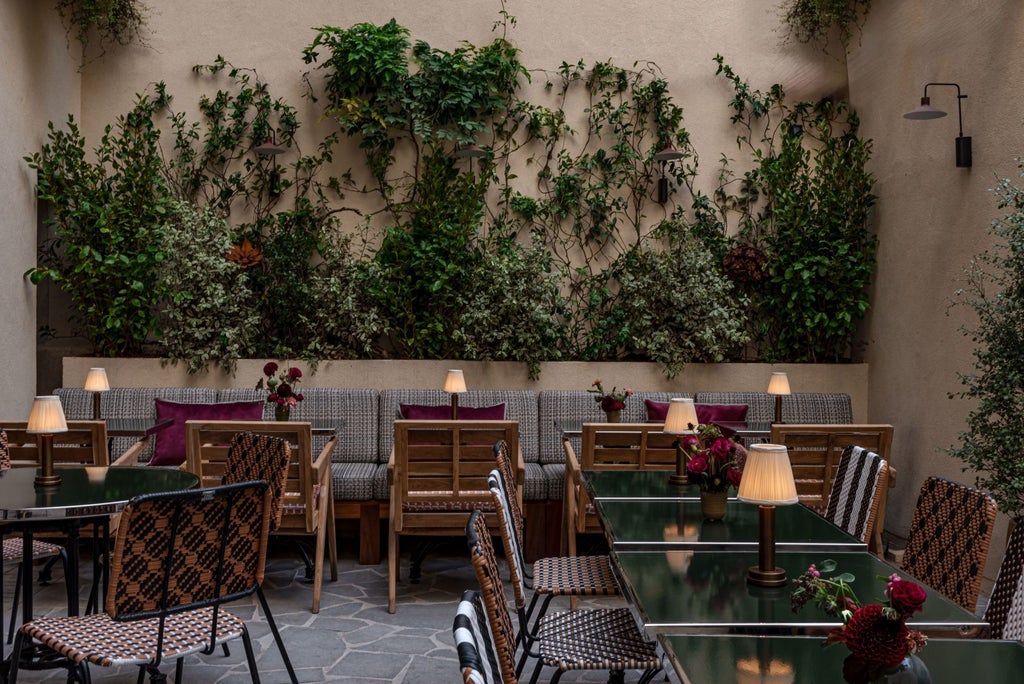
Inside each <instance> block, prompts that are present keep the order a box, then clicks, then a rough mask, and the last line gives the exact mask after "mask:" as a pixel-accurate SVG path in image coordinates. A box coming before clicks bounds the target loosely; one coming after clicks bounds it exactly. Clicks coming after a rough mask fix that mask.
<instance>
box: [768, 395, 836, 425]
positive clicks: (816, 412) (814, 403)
mask: <svg viewBox="0 0 1024 684" xmlns="http://www.w3.org/2000/svg"><path fill="white" fill-rule="evenodd" d="M782 420H783V422H785V423H790V424H794V425H800V424H802V423H852V422H853V408H852V407H851V405H850V395H849V394H841V393H835V392H831V393H825V392H820V393H817V392H806V393H802V394H790V395H788V396H784V397H782Z"/></svg>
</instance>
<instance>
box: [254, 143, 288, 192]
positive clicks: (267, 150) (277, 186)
mask: <svg viewBox="0 0 1024 684" xmlns="http://www.w3.org/2000/svg"><path fill="white" fill-rule="evenodd" d="M252 151H253V152H255V153H256V154H258V155H260V156H261V157H271V158H272V159H273V161H274V165H273V166H272V167H271V168H270V179H269V180H270V183H269V184H268V185H267V192H269V193H270V196H271V197H277V196H278V195H280V194H281V174H280V173H279V172H278V170H277V155H279V154H284V152H285V149H284V148H283V147H281V146H280V145H278V144H277V143H276V142H275V141H274V136H273V135H271V136H270V137H269V138H264V140H263V142H261V143H260V144H259V145H257V146H256V147H254V148H252Z"/></svg>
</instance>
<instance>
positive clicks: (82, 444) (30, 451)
mask: <svg viewBox="0 0 1024 684" xmlns="http://www.w3.org/2000/svg"><path fill="white" fill-rule="evenodd" d="M67 423H68V431H67V432H58V433H56V434H55V435H54V436H53V463H54V465H62V464H63V465H87V466H105V465H109V464H110V457H109V452H108V451H107V449H108V445H107V424H106V423H105V422H104V421H102V420H69V421H67ZM27 426H28V421H25V420H10V421H4V422H3V423H0V427H2V428H3V429H4V430H6V432H7V446H8V451H9V453H10V458H11V465H12V466H36V465H38V464H39V446H38V443H37V439H36V438H37V437H38V435H34V434H29V433H28V432H27Z"/></svg>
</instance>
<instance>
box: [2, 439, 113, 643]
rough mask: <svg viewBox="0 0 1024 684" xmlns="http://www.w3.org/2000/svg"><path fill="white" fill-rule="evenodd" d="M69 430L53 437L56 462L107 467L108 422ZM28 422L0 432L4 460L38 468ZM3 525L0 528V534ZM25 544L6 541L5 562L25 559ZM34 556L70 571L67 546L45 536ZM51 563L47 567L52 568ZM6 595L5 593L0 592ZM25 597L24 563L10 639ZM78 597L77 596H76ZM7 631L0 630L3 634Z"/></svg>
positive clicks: (36, 543) (35, 543)
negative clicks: (61, 565) (58, 562)
mask: <svg viewBox="0 0 1024 684" xmlns="http://www.w3.org/2000/svg"><path fill="white" fill-rule="evenodd" d="M67 424H68V431H67V432H59V433H57V434H55V435H54V436H53V463H54V465H61V464H64V465H85V466H105V465H107V464H108V462H109V455H108V452H107V424H106V423H105V422H104V421H102V420H69V421H67ZM27 427H28V421H24V420H20V421H19V420H8V421H3V423H2V428H0V434H3V435H4V438H5V440H6V441H5V445H4V449H3V451H4V455H3V456H0V461H3V460H6V462H7V464H8V465H10V466H14V467H31V468H34V467H36V466H38V464H39V447H38V443H37V437H38V435H34V434H29V433H28V431H27ZM2 531H3V528H2V527H0V533H2ZM22 553H23V551H22V543H21V539H20V538H19V537H11V538H10V539H4V540H3V562H4V563H8V562H18V563H20V562H21V560H22ZM32 559H33V560H49V561H50V563H51V564H52V562H54V561H56V560H60V561H61V563H62V564H63V566H64V572H65V575H66V574H67V550H66V549H64V547H63V546H60V545H58V544H54V543H51V542H48V541H45V540H43V539H33V540H32ZM48 567H49V566H47V568H48ZM0 596H2V592H0ZM20 600H21V566H20V565H19V566H18V577H17V580H16V583H15V589H14V596H13V602H12V605H11V622H10V627H9V628H8V635H7V641H8V642H10V641H11V640H13V638H14V627H15V625H16V617H17V611H18V603H19V601H20ZM72 600H74V599H72ZM2 634H3V630H2V629H0V635H2Z"/></svg>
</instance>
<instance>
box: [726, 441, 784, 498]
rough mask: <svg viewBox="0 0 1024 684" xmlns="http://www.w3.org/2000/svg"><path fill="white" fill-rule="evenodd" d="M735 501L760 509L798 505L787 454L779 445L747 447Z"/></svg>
mask: <svg viewBox="0 0 1024 684" xmlns="http://www.w3.org/2000/svg"><path fill="white" fill-rule="evenodd" d="M736 498H738V499H739V500H740V501H745V502H746V503H752V504H761V505H762V506H773V505H774V506H786V505H789V504H795V503H797V502H798V500H799V499H798V498H797V495H796V483H795V482H794V481H793V467H792V466H791V465H790V463H789V452H788V451H787V450H786V447H785V446H783V445H782V444H751V445H750V446H749V447H747V462H746V464H745V465H744V466H743V477H742V478H741V479H740V489H739V491H738V492H737V493H736Z"/></svg>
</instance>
